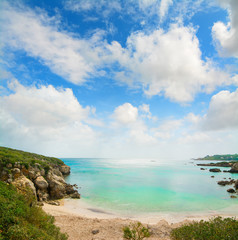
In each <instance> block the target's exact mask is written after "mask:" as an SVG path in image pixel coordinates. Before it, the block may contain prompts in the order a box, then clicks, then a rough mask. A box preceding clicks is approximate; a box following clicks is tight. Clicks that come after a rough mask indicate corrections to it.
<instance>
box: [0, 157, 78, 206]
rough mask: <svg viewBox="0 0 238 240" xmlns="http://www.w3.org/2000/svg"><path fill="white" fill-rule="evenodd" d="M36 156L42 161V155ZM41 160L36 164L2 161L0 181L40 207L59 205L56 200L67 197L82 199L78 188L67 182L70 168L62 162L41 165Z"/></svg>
mask: <svg viewBox="0 0 238 240" xmlns="http://www.w3.org/2000/svg"><path fill="white" fill-rule="evenodd" d="M24 153H25V152H24ZM35 156H39V159H40V156H41V155H36V154H35V155H34V157H35ZM0 157H1V156H0ZM35 158H36V157H35ZM39 159H37V162H36V163H34V161H32V163H29V162H27V163H26V162H13V163H11V161H10V160H9V161H1V165H0V180H1V181H4V182H6V183H8V184H12V185H14V186H15V187H16V188H17V190H18V191H19V192H20V193H22V194H23V195H25V196H26V197H27V198H28V199H29V198H32V201H37V202H38V204H39V205H42V203H43V202H47V203H51V204H55V205H58V204H59V203H58V202H57V201H55V200H57V199H62V198H65V197H69V198H80V194H79V193H78V191H77V186H76V185H71V184H67V183H66V182H65V179H64V177H65V176H67V175H69V174H70V167H69V166H67V165H65V164H64V163H63V162H62V161H61V160H59V163H58V164H57V163H51V162H49V161H46V160H45V159H42V164H41V161H40V160H39Z"/></svg>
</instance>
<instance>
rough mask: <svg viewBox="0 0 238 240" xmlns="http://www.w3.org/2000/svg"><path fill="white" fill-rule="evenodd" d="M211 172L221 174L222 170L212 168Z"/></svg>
mask: <svg viewBox="0 0 238 240" xmlns="http://www.w3.org/2000/svg"><path fill="white" fill-rule="evenodd" d="M209 172H221V169H220V168H211V169H209Z"/></svg>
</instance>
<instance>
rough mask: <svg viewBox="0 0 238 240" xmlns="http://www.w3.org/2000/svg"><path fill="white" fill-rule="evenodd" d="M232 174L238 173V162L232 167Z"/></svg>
mask: <svg viewBox="0 0 238 240" xmlns="http://www.w3.org/2000/svg"><path fill="white" fill-rule="evenodd" d="M230 173H238V162H237V163H234V164H233V165H232V167H231V170H230Z"/></svg>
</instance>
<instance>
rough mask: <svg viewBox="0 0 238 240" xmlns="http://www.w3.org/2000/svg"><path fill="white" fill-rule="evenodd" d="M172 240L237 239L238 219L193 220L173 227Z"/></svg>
mask: <svg viewBox="0 0 238 240" xmlns="http://www.w3.org/2000/svg"><path fill="white" fill-rule="evenodd" d="M171 238H172V239H173V240H191V239H193V240H208V239H209V240H237V239H238V220H236V219H235V218H224V219H222V218H221V217H216V218H214V219H211V220H209V221H203V220H201V221H200V222H194V223H190V224H186V225H184V226H182V227H179V228H176V229H173V230H172V232H171Z"/></svg>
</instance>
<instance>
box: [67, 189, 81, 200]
mask: <svg viewBox="0 0 238 240" xmlns="http://www.w3.org/2000/svg"><path fill="white" fill-rule="evenodd" d="M69 197H71V198H77V199H80V194H79V193H78V191H75V192H74V193H72V194H70V195H69Z"/></svg>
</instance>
